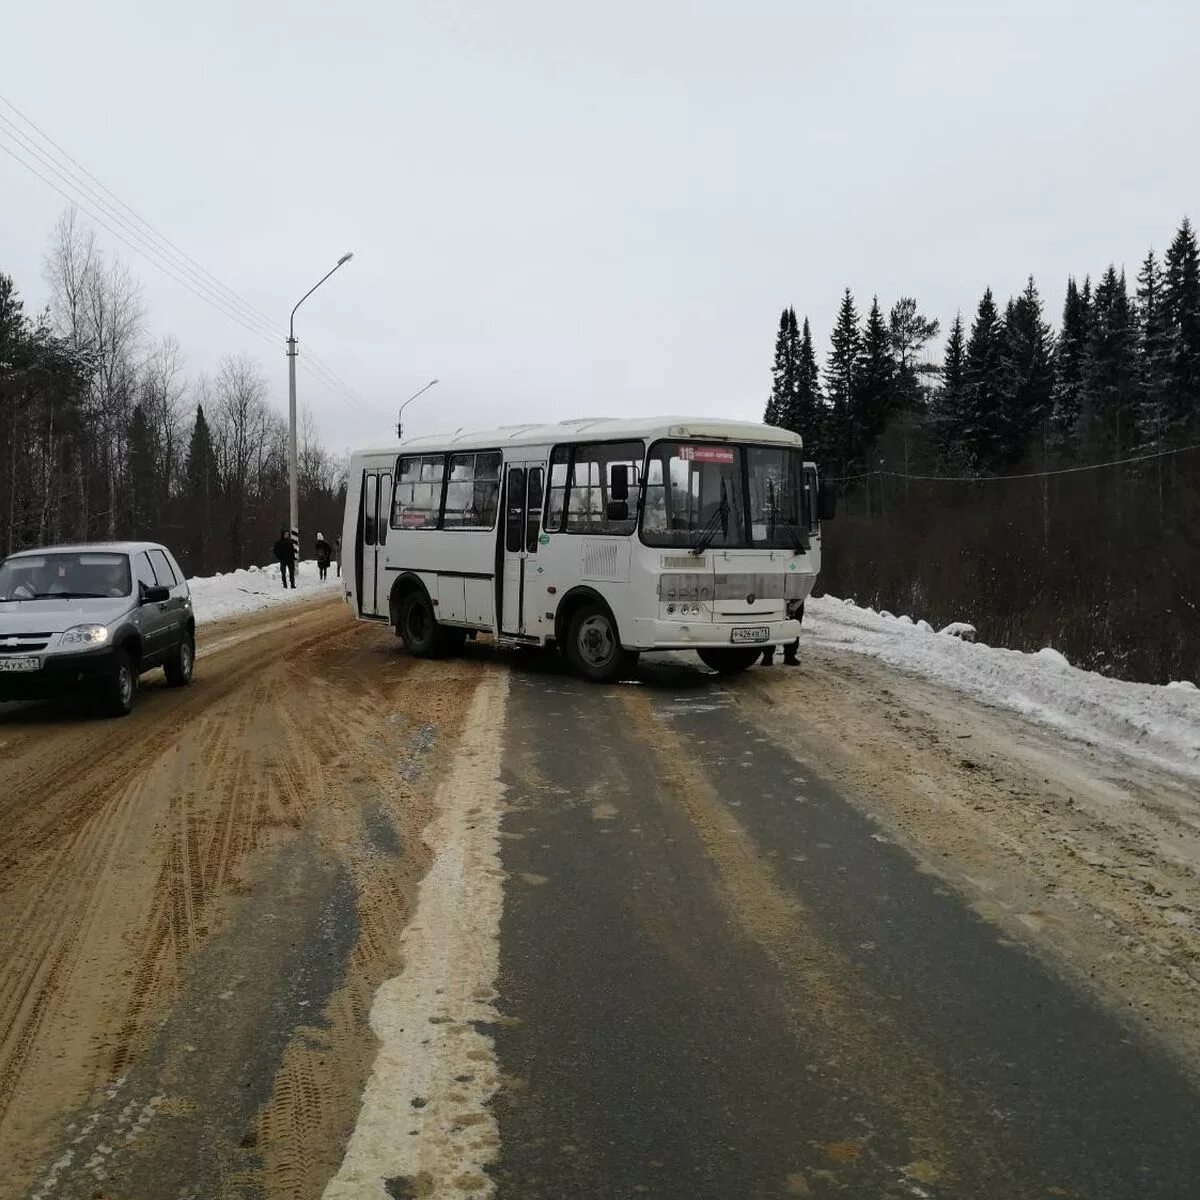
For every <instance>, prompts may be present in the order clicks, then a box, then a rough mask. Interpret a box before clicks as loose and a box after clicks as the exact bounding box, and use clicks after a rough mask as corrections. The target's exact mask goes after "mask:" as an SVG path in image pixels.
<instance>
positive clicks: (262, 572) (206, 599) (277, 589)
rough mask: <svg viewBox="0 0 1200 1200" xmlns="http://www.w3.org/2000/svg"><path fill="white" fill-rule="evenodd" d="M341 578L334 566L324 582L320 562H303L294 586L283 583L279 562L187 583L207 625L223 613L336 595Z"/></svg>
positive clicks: (198, 615) (199, 619)
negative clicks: (335, 571)
mask: <svg viewBox="0 0 1200 1200" xmlns="http://www.w3.org/2000/svg"><path fill="white" fill-rule="evenodd" d="M341 582H342V581H341V580H340V579H338V578H336V577H335V574H334V568H333V567H331V568H330V569H329V578H328V579H327V580H326V581H325V582H324V583H322V582H321V580H320V578H319V577H318V575H317V564H316V563H315V562H302V563H300V565H299V566H298V567H297V568H296V586H295V588H285V587H284V586H283V584H282V583H281V582H280V579H279V567H278V566H269V567H246V568H244V569H242V570H237V571H230V572H228V573H227V574H225V575H208V576H205V577H203V578H200V579H189V580H188V587H190V588H191V590H192V606H193V608H194V609H195V612H196V624H197V625H207V624H209V622H211V621H220V620H221V619H222V618H224V617H236V616H238V615H240V614H242V613H249V612H257V611H258V610H259V609H263V608H272V607H273V606H275V605H277V604H291V603H294V602H295V601H297V600H307V599H309V598H310V597H312V596H313V595H316V594H319V593H321V592H328V593H330V594H331V595H333V594H334V593H336V592H337V590H338V588H339V587H340V586H341Z"/></svg>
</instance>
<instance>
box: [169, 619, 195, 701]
mask: <svg viewBox="0 0 1200 1200" xmlns="http://www.w3.org/2000/svg"><path fill="white" fill-rule="evenodd" d="M195 664H196V638H195V635H194V634H192V633H191V632H190V631H187V632H185V633H184V635H183V637H182V638H181V639H180V641H179V645H178V646H177V647H176V649H175V653H174V654H173V655H171V657H170V658H169V659H167V661H166V662H165V663H164V664H163V674H164V675H166V677H167V682H168V683H169V684H170V685H171V686H172V687H185V686H186V685H187V684H189V683H191V682H192V668H193V667H194V666H195Z"/></svg>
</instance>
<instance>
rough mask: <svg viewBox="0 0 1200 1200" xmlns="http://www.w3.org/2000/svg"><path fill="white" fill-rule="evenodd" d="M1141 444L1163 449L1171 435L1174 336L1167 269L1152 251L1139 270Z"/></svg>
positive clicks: (1139, 427)
mask: <svg viewBox="0 0 1200 1200" xmlns="http://www.w3.org/2000/svg"><path fill="white" fill-rule="evenodd" d="M1137 332H1138V351H1139V362H1138V419H1137V424H1138V433H1139V442H1138V444H1139V446H1142V447H1145V448H1148V449H1151V450H1160V449H1162V447H1163V444H1164V438H1165V437H1166V434H1167V428H1166V426H1167V420H1168V400H1169V397H1170V393H1171V335H1170V328H1169V326H1168V325H1167V320H1166V313H1165V311H1164V305H1163V272H1162V267H1161V266H1160V265H1159V262H1158V259H1157V258H1156V256H1155V254H1154V251H1153V250H1151V251H1150V253H1149V254H1147V255H1146V257H1145V259H1144V261H1143V262H1142V268H1141V270H1140V271H1139V272H1138V286H1137Z"/></svg>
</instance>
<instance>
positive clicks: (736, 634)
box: [729, 625, 771, 642]
mask: <svg viewBox="0 0 1200 1200" xmlns="http://www.w3.org/2000/svg"><path fill="white" fill-rule="evenodd" d="M729 636H730V638H731V640H732V641H735V642H765V641H766V640H767V638H769V637H770V636H771V630H770V629H769V628H768V627H767V626H766V625H739V626H738V627H737V628H736V629H734V630H733V632H732V633H731V634H730V635H729Z"/></svg>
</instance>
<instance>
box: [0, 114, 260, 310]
mask: <svg viewBox="0 0 1200 1200" xmlns="http://www.w3.org/2000/svg"><path fill="white" fill-rule="evenodd" d="M0 103H3V104H4V105H5V106H6V107H7V108H9V109H10V110H11V111H12V112H14V113H16V114H17V116H18V117H20V118H21V120H22V121H24V122H25V124H26V125H28V126H29V128H30V129H32V130H33V131H34V132H35V133H37V134H38V136H39V137H41V138H42V139H44V140H45V141H46V142H47V143H48V144H49V145H50V146H52V147H53V148H54V149H55V150H56V151H58V153H59V154H60V155H62V157H63V158H64V159H66V160H67V162H69V163H71V164H72V165H73V166H75V167H77V168H78V169H79V170H80V171H81V172H82V173H83V175H85V176H86V177H87V178H88V179H90V180H91V181H92V182H93V183H94V184H95V185H96V187H97V188H99V189H100V191H101V192H103V193H104V194H105V195H106V196H108V197H109V198H110V199H111V200H112V201H114V202H115V203H116V205H118V206H120V208H122V209H124V210H125V211H126V212H127V213H129V214H130V216H131V217H133V219H134V220H135V221H136V222H137V223H138V224H139V225H141V226H143V227H144V228H145V229H146V230H148V231H149V233H150V234H151V235H152V237H153V239H156V240H157V241H158V242H160V243H162V245H163V247H165V248H168V249H169V251H170V252H172V253H173V254H174V256H175V257H176V258H177V259H180V260H183V261H184V262H186V263H188V264H190V265H191V267H192V268H194V271H195V272H196V273H198V276H199V277H200V279H201V280H207V281H208V284H209V286H211V287H213V288H214V289H216V290H217V291H218V293H219V294H222V295H224V296H225V297H226V298H227V300H228V301H229V302H230V303H232V304H234V305H236V306H237V307H238V308H239V309H241V310H242V311H243V312H244V314H245V315H246V316H247V317H249V318H250V319H252V320H254V321H256V322H262V323H263V324H265V325H266V326H267V327H268V328H270V329H274V327H275V322H274V320H273V319H272V318H271V317H268V316H267V315H266V313H264V312H262V311H261V310H260V309H257V308H255V307H254V306H253V305H252V304H250V303H249V302H248V301H246V300H244V299H243V298H242V297H241V296H239V295H238V294H237V292H235V291H234V290H233V289H232V288H231V287H228V286H226V285H225V284H224V283H222V282H221V281H220V280H219V279H218V278H217V277H216V276H215V275H213V274H212V272H211V271H208V270H206V269H205V268H204V267H203V266H201V264H200V263H198V262H197V261H196V260H195V259H194V258H192V256H191V255H190V254H188V253H186V252H185V251H184V250H182V249H180V247H179V246H177V245H176V244H175V243H174V242H172V241H171V240H170V238H168V237H166V235H165V234H162V233H160V232H159V231H158V230H157V229H156V228H155V227H154V226H153V225H151V224H150V222H149V221H147V220H146V219H145V218H144V217H142V216H141V215H140V214H139V213H138V212H137V211H136V210H135V209H133V208H132V207H130V205H128V204H126V203H125V201H124V200H122V199H121V198H120V196H118V195H117V194H116V193H115V192H113V191H112V190H111V189H110V188H108V187H106V186H105V185H104V184H103V183H102V182H101V181H100V180H99V179H97V178H96V176H95V175H93V174H92V173H91V171H89V170H88V169H87V167H85V166H84V165H83V164H82V163H81V162H79V160H78V159H76V158H75V157H73V156H72V155H71V154H70V153H69V152H68V151H66V150H64V149H63V147H62V146H60V145H59V144H58V142H56V141H55V140H54V139H53V138H52V137H51V136H50V135H49V134H48V133H46V131H45V130H44V129H42V128H41V127H40V126H38V125H36V124H35V123H34V122H33V120H31V119H30V118H29V117H28V116H26V114H25V113H23V112H22V111H21V110H20V109H19V108H18V107H17V106H16V105H15V104H13V102H12V101H11V100H9V99H8V98H7V97H6V96H4V95H0ZM0 120H3V121H4V122H5V123H6V124H7V125H9V126H10V127H11V128H13V129H14V130H15V129H16V126H15V125H14V124H13V122H12V121H10V120H9V119H8V118H7V117H5V116H3V114H0ZM17 132H18V133H20V131H19V130H17ZM22 136H24V135H22ZM71 174H72V176H74V172H71ZM75 178H76V180H77V183H78V185H79V186H81V187H83V188H86V189H87V191H89V192H90V193H91V194H92V195H94V196H96V199H97V200H99V201H100V203H101V204H103V205H104V206H105V207H106V208H108V209H110V210H111V212H112V213H113V214H114V215H116V216H118V217H120V214H119V213H118V212H117V210H116V209H115V208H113V207H112V205H109V204H108V203H107V202H106V201H104V200H103V199H102V198H101V197H100V196H99V195H98V194H97V193H96V191H95V189H94V188H90V187H88V185H87V184H85V183H83V182H82V181H80V180H78V177H75ZM120 219H122V220H124V218H120ZM126 224H128V223H127V222H126Z"/></svg>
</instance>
